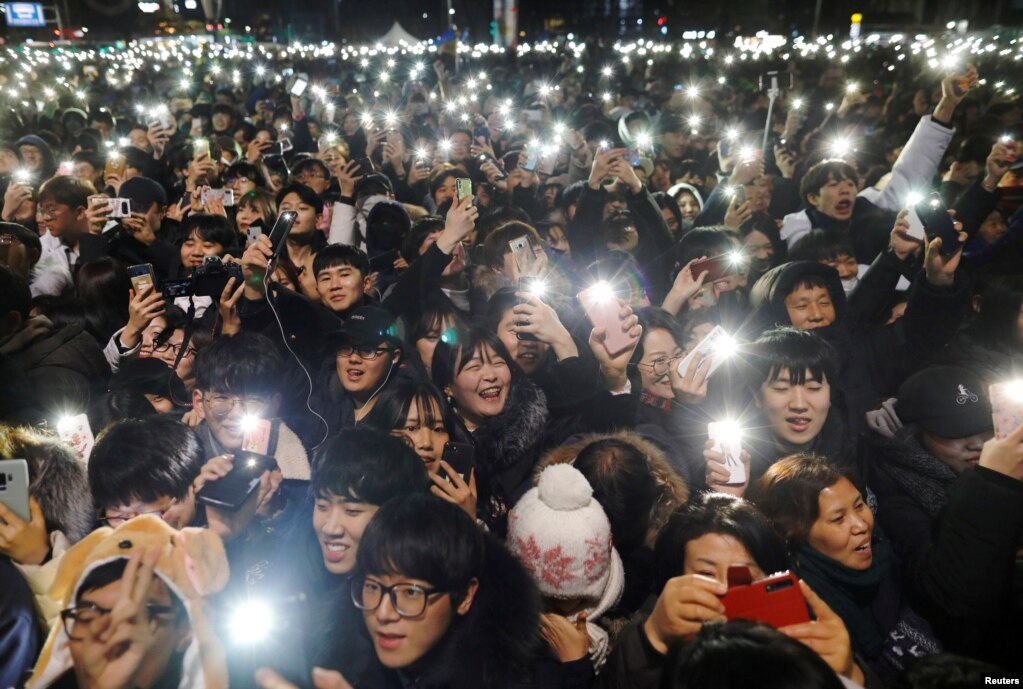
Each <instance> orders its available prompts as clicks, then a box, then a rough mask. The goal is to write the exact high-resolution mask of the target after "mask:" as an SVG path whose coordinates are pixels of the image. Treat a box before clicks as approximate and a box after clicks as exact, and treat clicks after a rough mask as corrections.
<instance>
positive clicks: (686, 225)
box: [679, 218, 696, 232]
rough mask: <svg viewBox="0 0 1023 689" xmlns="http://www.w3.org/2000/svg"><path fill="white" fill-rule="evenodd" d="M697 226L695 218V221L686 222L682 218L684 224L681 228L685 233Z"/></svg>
mask: <svg viewBox="0 0 1023 689" xmlns="http://www.w3.org/2000/svg"><path fill="white" fill-rule="evenodd" d="M695 225H696V219H695V218H694V219H693V220H686V219H685V218H682V224H681V225H679V227H680V228H681V229H682V231H683V232H688V231H689V230H691V229H693V227H695Z"/></svg>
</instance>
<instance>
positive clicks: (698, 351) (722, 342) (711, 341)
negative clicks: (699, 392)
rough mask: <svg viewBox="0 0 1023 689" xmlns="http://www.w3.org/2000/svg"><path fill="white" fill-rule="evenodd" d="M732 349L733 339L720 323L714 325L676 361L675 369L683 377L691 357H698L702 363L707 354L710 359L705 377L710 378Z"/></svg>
mask: <svg viewBox="0 0 1023 689" xmlns="http://www.w3.org/2000/svg"><path fill="white" fill-rule="evenodd" d="M734 351H735V341H734V340H733V339H732V337H731V335H729V334H728V333H727V332H725V329H724V328H722V327H721V326H720V325H715V326H714V329H713V330H711V331H710V332H709V333H707V336H706V337H705V338H703V339H702V340H700V342H699V344H697V345H696V346H695V347H693V349H692V351H690V352H689V353H688V354H686V355H685V356H684V357H682V361H680V362H679V363H678V367H677V368H676V370H677V371H678V374H679V375H680V376H682V377H685V375H686V371H688V370H689V365H690V364H691V363H692V362H693V359H695V358H697V357H699V358H700V361H701V365H702V364H703V361H704V360H705V359H706V358H707V357H708V356H709V357H711V360H710V370H709V371H707V377H708V378H710V377H711V376H712V375H714V372H715V371H717V370H718V368H719V367H720V366H721V364H723V363H725V361H726V360H727V359H728V357H729V356H731V354H732V352H734Z"/></svg>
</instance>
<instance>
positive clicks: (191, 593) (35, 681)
mask: <svg viewBox="0 0 1023 689" xmlns="http://www.w3.org/2000/svg"><path fill="white" fill-rule="evenodd" d="M227 576H228V565H227V558H226V556H225V554H224V547H223V544H221V542H220V539H219V538H217V537H216V535H214V534H213V533H211V532H210V531H209V530H208V529H196V528H187V529H182V530H181V531H178V530H175V529H174V528H173V527H171V526H169V525H168V524H167V523H166V522H164V521H162V520H161V519H159V518H158V517H155V516H153V515H144V516H141V517H139V518H137V519H133V520H131V521H130V522H127V523H124V524H122V525H121V526H119V527H117V528H116V529H111V528H102V529H97V530H96V531H94V532H93V533H92V534H90V535H89V537H88V538H86V539H84V540H82V541H81V542H79V543H78V544H76V545H75V546H74V547H73V548H72V549H71V550H70V551H68V554H67V556H66V557H65V558H64V559H63V560H62V561H61V563H60V567H59V569H58V572H57V577H56V579H55V581H54V586H53V588H52V589H51V591H50V593H51V595H52V596H53V598H54V599H55V600H56V601H57V602H58V604H59V605H60V606H61V608H62V610H61V613H60V623H59V624H55V625H54V626H53V628H52V629H51V630H50V634H49V637H48V638H47V641H46V645H45V646H44V647H43V650H42V653H41V654H40V655H39V660H38V662H37V663H36V667H35V671H34V673H33V675H32V677H31V678H30V679H29V681H28V683H27V684H26V687H31V689H51V688H52V689H93V688H96V687H104V688H105V689H136V688H137V689H157V688H159V687H167V688H169V689H173V688H175V687H180V688H181V689H184V688H185V687H190V688H192V689H213V688H214V687H221V686H226V685H227V684H226V683H227V673H226V663H225V654H224V648H223V646H222V644H221V642H220V639H219V638H218V636H217V633H216V631H215V630H214V627H213V619H212V617H211V616H210V615H209V612H208V604H209V601H210V597H211V596H213V595H214V594H216V593H217V592H218V591H219V590H220V589H221V588H222V587H223V585H224V583H225V582H226V580H227Z"/></svg>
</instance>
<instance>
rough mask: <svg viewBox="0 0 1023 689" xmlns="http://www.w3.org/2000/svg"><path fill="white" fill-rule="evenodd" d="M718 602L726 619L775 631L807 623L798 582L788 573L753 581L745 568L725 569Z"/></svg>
mask: <svg viewBox="0 0 1023 689" xmlns="http://www.w3.org/2000/svg"><path fill="white" fill-rule="evenodd" d="M721 602H722V603H723V604H724V606H725V617H726V618H728V619H729V620H752V621H754V622H763V623H764V624H768V625H770V626H772V627H774V628H775V629H780V628H781V627H787V626H789V625H792V624H802V623H803V622H809V621H810V611H809V610H808V609H807V607H806V600H805V599H804V598H803V592H802V590H800V588H799V579H798V578H797V577H796V575H795V574H792V573H791V572H781V573H779V574H774V575H772V576H769V577H767V578H766V579H761V580H760V581H757V582H754V581H753V575H752V574H751V573H750V569H749V567H746V566H736V567H729V568H728V592H727V593H726V594H725V595H724V596H723V597H722V598H721Z"/></svg>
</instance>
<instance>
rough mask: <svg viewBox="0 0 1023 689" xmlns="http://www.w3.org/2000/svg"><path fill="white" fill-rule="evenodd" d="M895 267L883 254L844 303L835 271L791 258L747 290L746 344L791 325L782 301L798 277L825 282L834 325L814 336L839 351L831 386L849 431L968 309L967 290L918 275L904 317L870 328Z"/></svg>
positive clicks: (922, 362)
mask: <svg viewBox="0 0 1023 689" xmlns="http://www.w3.org/2000/svg"><path fill="white" fill-rule="evenodd" d="M900 265H901V264H900V263H899V262H898V261H897V259H895V257H894V255H892V254H890V253H888V252H885V253H884V254H882V255H881V256H879V257H878V258H877V260H876V261H875V262H874V264H873V265H872V266H871V268H870V270H869V271H867V274H866V275H864V277H863V281H862V283H861V285H860V286H859V287H858V288H857V290H856V292H854V293H853V296H852V298H851V299H850V300H849V302H847V301H846V298H845V293H844V291H843V289H842V284H841V280H839V278H838V272H837V271H835V269H833V268H831V267H830V266H826V265H824V264H821V263H814V262H812V261H792V262H790V263H785V264H783V265H780V266H778V267H777V268H773V269H771V270H769V271H768V272H767V273H766V274H764V276H763V277H762V278H761V279H760V280H759V281H758V282H757V284H756V285H755V286H754V288H753V290H752V292H751V293H750V303H751V305H752V306H753V313H752V315H751V316H750V318H749V319H748V321H747V324H746V325H745V326H744V328H743V329H744V339H748V340H754V339H756V337H758V336H759V335H760V334H762V333H763V332H764V331H765V330H767V329H769V328H771V327H774V326H775V325H790V324H791V321H790V320H789V315H788V311H787V310H786V308H785V297H786V296H788V295H789V294H790V293H791V292H792V290H793V289H794V288H795V286H796V285H798V284H799V283H800V282H801V281H802V280H804V279H806V278H813V279H816V280H822V281H823V282H824V283H825V284H826V285H827V286H828V292H829V294H830V295H831V300H832V304H833V305H834V307H835V314H836V318H835V322H834V323H832V324H831V325H829V326H827V327H825V328H818V329H816V330H815V331H814V332H815V333H816V334H817V335H820V336H821V337H822V338H823V339H825V340H827V341H828V342H829V343H830V344H831V345H832V346H834V347H835V349H836V350H837V352H838V355H839V360H840V362H841V370H840V375H839V380H838V381H830V382H832V387H836V385H835V383H836V382H837V387H838V388H839V389H840V390H841V391H842V393H843V395H844V397H845V401H846V404H847V412H848V423H849V425H850V428H851V429H852V430H853V431H854V432H858V431H860V430H862V429H863V427H864V418H865V417H864V415H865V414H866V412H867V411H869V410H870V409H873V408H874V407H875V406H877V404H878V403H880V402H881V401H882V400H884V399H887V398H888V397H891V396H893V395H894V394H895V393H896V392H897V391H898V387H899V385H900V384H901V382H902V381H903V380H905V379H906V378H907V377H909V375H911V374H912V373H913V372H914V371H916V370H919V369H920V368H922V367H924V366H926V365H927V363H928V362H930V361H931V360H932V359H933V358H934V356H935V355H936V354H937V353H938V352H939V351H940V350H941V348H942V347H943V346H944V344H945V343H946V342H948V340H949V338H951V336H952V334H953V333H954V332H955V331H956V329H957V328H958V326H959V322H960V320H961V318H962V315H963V313H964V312H965V310H966V308H967V307H968V302H969V298H970V293H969V290H968V288H967V285H966V284H965V283H964V282H963V281H961V280H957V281H956V284H954V285H952V286H950V287H936V286H934V285H931V284H930V283H929V282H928V281H927V280H926V278H924V277H923V276H922V275H921V276H919V277H918V278H917V280H916V281H915V282H914V283H913V288H912V290H911V291H910V295H909V304H908V305H907V307H906V313H905V316H903V318H902V319H900V320H899V321H897V322H896V323H894V324H893V325H891V326H883V327H877V326H873V325H871V320H872V315H873V312H874V311H875V309H876V307H874V306H872V305H871V304H874V303H876V301H877V300H878V299H883V298H885V295H887V294H891V293H892V292H893V291H894V289H895V285H896V284H897V283H898V280H899V277H900V276H901V272H900Z"/></svg>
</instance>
